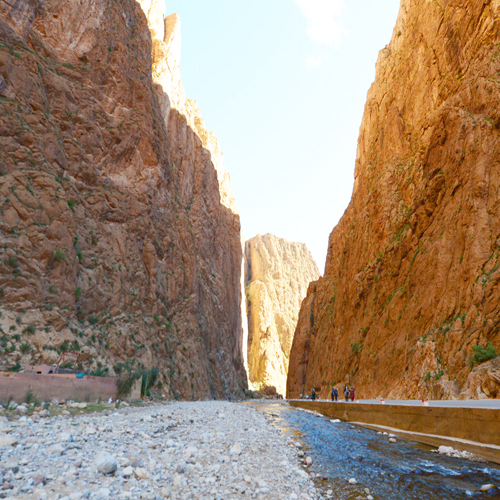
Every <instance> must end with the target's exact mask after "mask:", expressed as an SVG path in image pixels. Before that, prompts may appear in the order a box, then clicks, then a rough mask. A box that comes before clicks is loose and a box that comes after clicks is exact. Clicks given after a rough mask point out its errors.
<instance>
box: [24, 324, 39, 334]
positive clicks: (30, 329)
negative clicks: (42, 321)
mask: <svg viewBox="0 0 500 500" xmlns="http://www.w3.org/2000/svg"><path fill="white" fill-rule="evenodd" d="M35 332H36V326H35V325H34V324H33V323H30V324H29V325H28V326H27V327H26V328H25V329H24V330H23V333H29V334H30V335H34V334H35Z"/></svg>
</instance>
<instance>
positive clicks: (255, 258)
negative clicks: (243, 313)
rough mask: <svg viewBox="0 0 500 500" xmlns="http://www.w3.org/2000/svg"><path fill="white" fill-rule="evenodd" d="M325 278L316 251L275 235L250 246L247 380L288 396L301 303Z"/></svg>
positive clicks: (247, 256)
mask: <svg viewBox="0 0 500 500" xmlns="http://www.w3.org/2000/svg"><path fill="white" fill-rule="evenodd" d="M319 276H320V274H319V271H318V267H317V265H316V263H315V262H314V259H313V257H312V255H311V252H310V251H309V250H308V248H307V247H306V245H304V244H303V243H292V242H290V241H287V240H285V239H283V238H278V237H276V236H274V235H272V234H266V235H264V236H261V235H258V236H255V238H252V239H250V240H248V241H247V242H246V243H245V280H246V297H247V316H248V332H249V335H248V339H249V342H248V376H249V380H250V382H251V383H253V384H255V385H256V386H259V387H261V386H274V387H276V390H277V392H278V393H280V394H282V395H285V393H286V377H287V373H288V360H289V356H290V349H291V347H292V341H293V334H294V332H295V326H296V324H297V319H298V316H299V309H300V304H301V302H302V300H303V298H304V297H305V295H306V292H307V287H308V286H309V283H310V282H311V281H314V280H316V279H318V278H319Z"/></svg>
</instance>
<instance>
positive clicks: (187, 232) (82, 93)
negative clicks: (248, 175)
mask: <svg viewBox="0 0 500 500" xmlns="http://www.w3.org/2000/svg"><path fill="white" fill-rule="evenodd" d="M163 10H164V6H163V1H161V0H141V2H140V3H137V2H135V1H134V0H124V1H122V2H114V1H111V0H82V1H79V2H67V1H63V0H46V1H44V2H42V1H40V0H17V1H16V2H3V3H1V4H0V242H1V248H0V304H1V308H0V309H1V318H0V325H1V327H2V331H1V332H0V335H1V344H0V346H1V351H0V359H1V360H2V362H3V367H4V368H10V369H17V368H18V367H19V366H22V365H24V364H27V363H33V362H34V363H40V362H45V363H54V362H56V360H57V358H58V357H59V353H60V352H61V351H62V350H64V349H66V350H73V351H80V352H82V353H84V357H85V358H86V363H87V368H90V369H92V370H93V371H95V372H100V373H103V372H106V369H108V370H109V371H108V373H113V366H115V365H116V364H117V363H120V362H124V361H125V360H127V359H130V360H132V362H134V363H135V364H136V365H140V366H145V367H151V366H157V367H158V368H159V370H160V377H159V385H160V386H162V390H163V392H164V393H165V394H167V395H169V396H171V397H181V398H193V399H194V398H208V397H225V396H227V395H231V394H233V395H241V394H242V390H243V389H244V387H245V386H246V373H245V369H244V360H243V357H242V351H243V345H242V327H243V325H242V319H241V313H240V309H241V303H242V298H241V297H242V296H241V273H242V247H241V242H240V221H239V216H238V214H237V211H236V208H235V203H234V199H233V197H232V194H231V189H230V181H229V176H228V174H227V172H226V170H225V169H224V165H223V158H222V154H221V152H220V148H219V145H218V143H217V140H216V139H215V137H214V136H213V135H212V134H211V133H210V132H208V131H207V130H206V129H205V126H204V124H203V121H202V119H201V117H200V113H199V111H198V110H197V108H196V105H195V102H194V101H191V100H188V99H186V98H185V95H184V90H183V87H182V83H181V80H180V70H179V60H180V24H179V19H178V17H177V16H176V15H172V16H169V17H166V18H164V12H163Z"/></svg>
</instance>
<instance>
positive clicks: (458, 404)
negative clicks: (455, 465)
mask: <svg viewBox="0 0 500 500" xmlns="http://www.w3.org/2000/svg"><path fill="white" fill-rule="evenodd" d="M299 401H304V400H299ZM306 401H307V400H306ZM309 401H310V400H309ZM316 401H321V402H323V403H325V402H331V401H329V400H327V399H317V400H316ZM356 403H363V404H373V405H379V404H382V403H381V402H380V399H359V400H356ZM332 404H352V403H345V402H344V401H338V402H337V403H332ZM385 404H386V405H401V406H422V401H420V400H414V399H411V400H403V399H386V400H385ZM429 406H437V407H444V408H491V409H494V410H500V399H481V400H475V399H474V400H467V401H451V400H444V401H441V400H436V401H429Z"/></svg>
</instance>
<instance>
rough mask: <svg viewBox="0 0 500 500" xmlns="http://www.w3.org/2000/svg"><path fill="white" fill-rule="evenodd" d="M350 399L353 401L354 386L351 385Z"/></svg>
mask: <svg viewBox="0 0 500 500" xmlns="http://www.w3.org/2000/svg"><path fill="white" fill-rule="evenodd" d="M351 401H353V402H354V387H351Z"/></svg>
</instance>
